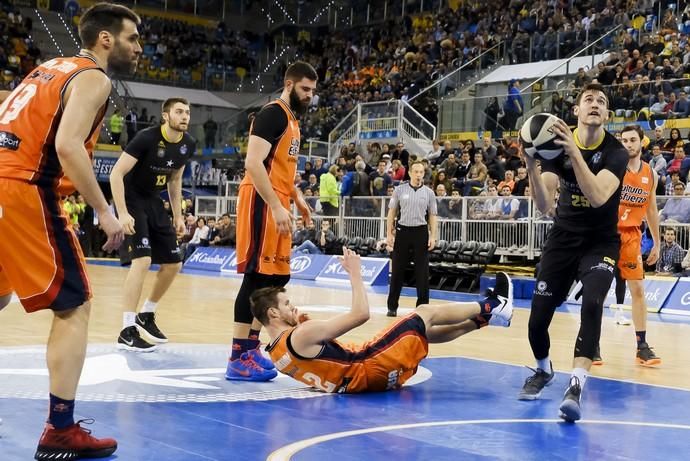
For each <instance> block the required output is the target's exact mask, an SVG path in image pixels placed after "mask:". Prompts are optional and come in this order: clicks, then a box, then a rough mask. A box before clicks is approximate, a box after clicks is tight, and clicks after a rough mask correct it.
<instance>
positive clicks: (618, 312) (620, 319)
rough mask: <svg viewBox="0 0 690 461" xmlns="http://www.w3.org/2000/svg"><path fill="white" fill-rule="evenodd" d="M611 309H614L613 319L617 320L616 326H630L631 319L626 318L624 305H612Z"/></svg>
mask: <svg viewBox="0 0 690 461" xmlns="http://www.w3.org/2000/svg"><path fill="white" fill-rule="evenodd" d="M609 309H613V310H614V313H613V318H614V319H615V320H616V324H618V325H630V319H629V318H628V317H626V316H625V314H624V313H623V305H622V304H611V306H610V307H609Z"/></svg>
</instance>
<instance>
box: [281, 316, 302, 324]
mask: <svg viewBox="0 0 690 461" xmlns="http://www.w3.org/2000/svg"><path fill="white" fill-rule="evenodd" d="M283 322H285V323H287V324H288V325H290V326H291V327H296V326H297V325H298V324H299V322H297V320H296V319H295V316H294V315H292V314H290V315H283Z"/></svg>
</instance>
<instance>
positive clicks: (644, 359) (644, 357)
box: [635, 343, 661, 367]
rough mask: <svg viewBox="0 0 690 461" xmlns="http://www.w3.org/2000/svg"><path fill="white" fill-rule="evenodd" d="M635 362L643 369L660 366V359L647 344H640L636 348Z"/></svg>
mask: <svg viewBox="0 0 690 461" xmlns="http://www.w3.org/2000/svg"><path fill="white" fill-rule="evenodd" d="M635 362H637V363H638V365H642V366H643V367H655V366H657V365H661V359H660V358H659V357H657V356H656V354H655V353H654V351H653V350H652V348H651V347H649V344H647V343H640V345H639V346H638V347H637V356H636V357H635Z"/></svg>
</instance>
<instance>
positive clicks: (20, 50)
mask: <svg viewBox="0 0 690 461" xmlns="http://www.w3.org/2000/svg"><path fill="white" fill-rule="evenodd" d="M32 27H33V25H32V21H31V19H30V18H24V17H22V15H21V13H20V12H19V10H18V9H16V8H15V7H14V6H12V5H11V4H10V3H9V2H2V3H0V72H1V73H2V76H1V78H0V89H3V90H14V89H15V88H16V87H17V86H18V85H19V83H20V82H21V81H22V78H24V76H25V75H26V74H27V73H29V71H31V69H33V68H34V67H36V66H37V65H38V64H40V63H41V50H39V49H38V47H37V46H36V45H35V44H34V42H33V41H32V40H31V38H30V35H31V29H32Z"/></svg>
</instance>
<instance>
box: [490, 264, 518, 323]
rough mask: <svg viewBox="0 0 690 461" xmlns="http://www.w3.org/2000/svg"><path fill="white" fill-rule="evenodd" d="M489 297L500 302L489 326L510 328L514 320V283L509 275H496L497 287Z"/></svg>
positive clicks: (498, 273)
mask: <svg viewBox="0 0 690 461" xmlns="http://www.w3.org/2000/svg"><path fill="white" fill-rule="evenodd" d="M489 297H495V298H497V299H498V300H499V301H500V304H499V305H498V306H496V307H495V308H494V309H493V310H492V311H491V318H490V319H489V325H492V326H495V327H509V326H510V322H511V320H513V283H512V281H511V280H510V276H509V275H508V274H506V273H505V272H497V273H496V285H495V286H494V288H493V290H491V291H490V292H489Z"/></svg>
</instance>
